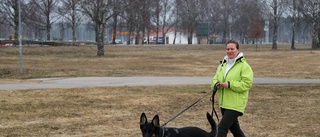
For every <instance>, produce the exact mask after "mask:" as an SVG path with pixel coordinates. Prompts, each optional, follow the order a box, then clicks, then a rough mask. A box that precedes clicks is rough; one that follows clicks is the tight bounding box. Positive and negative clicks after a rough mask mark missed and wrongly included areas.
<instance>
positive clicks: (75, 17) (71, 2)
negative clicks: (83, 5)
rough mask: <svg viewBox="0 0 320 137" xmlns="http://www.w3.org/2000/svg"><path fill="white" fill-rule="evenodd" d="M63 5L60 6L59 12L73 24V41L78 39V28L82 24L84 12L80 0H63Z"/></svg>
mask: <svg viewBox="0 0 320 137" xmlns="http://www.w3.org/2000/svg"><path fill="white" fill-rule="evenodd" d="M61 2H62V6H61V7H60V8H58V13H59V14H60V15H61V16H62V17H63V19H66V20H67V22H66V23H67V24H69V23H70V24H71V28H72V41H76V40H77V36H76V28H77V26H79V25H80V23H81V20H82V14H81V13H80V3H79V0H61Z"/></svg>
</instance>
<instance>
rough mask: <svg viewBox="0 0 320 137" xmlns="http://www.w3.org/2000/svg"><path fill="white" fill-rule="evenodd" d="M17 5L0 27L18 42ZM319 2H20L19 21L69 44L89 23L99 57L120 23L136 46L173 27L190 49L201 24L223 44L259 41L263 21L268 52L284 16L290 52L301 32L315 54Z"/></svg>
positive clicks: (12, 2)
mask: <svg viewBox="0 0 320 137" xmlns="http://www.w3.org/2000/svg"><path fill="white" fill-rule="evenodd" d="M18 3H19V0H1V2H0V24H5V25H9V26H11V27H12V28H13V29H14V31H15V33H14V35H15V37H18V24H19V21H18V13H19V7H18V5H19V4H18ZM319 3H320V2H319V0H94V1H88V0H21V17H22V23H23V26H26V27H27V28H24V29H23V30H30V31H31V32H33V33H35V34H37V33H38V32H40V31H41V30H46V36H47V40H50V39H52V38H51V36H50V34H51V29H52V24H53V23H57V24H59V26H60V27H59V28H60V29H62V30H63V29H67V28H72V30H73V31H72V33H73V40H74V41H75V40H76V27H77V26H79V25H80V24H84V23H89V24H93V25H92V29H94V30H95V33H96V42H97V49H98V51H97V55H98V56H103V55H104V37H105V30H106V27H107V26H112V28H113V31H112V32H113V33H114V36H115V35H116V29H117V25H118V24H120V23H123V22H119V20H120V19H121V20H124V21H125V23H126V25H127V26H126V27H127V29H128V31H129V34H134V36H135V39H136V40H135V41H136V42H139V40H138V39H140V37H145V36H144V35H145V34H146V35H149V33H150V31H151V30H153V31H155V32H159V31H160V30H161V31H162V32H164V33H163V36H162V37H163V38H164V35H165V33H166V32H168V30H169V28H171V27H174V28H176V29H177V30H179V31H183V32H185V33H186V34H188V42H189V43H190V44H191V43H192V36H193V33H194V32H195V31H196V27H197V24H198V23H201V22H210V24H211V25H210V33H213V34H221V35H222V43H225V42H226V41H227V40H228V39H231V38H233V39H238V40H240V41H241V42H244V40H245V39H248V38H249V39H257V38H261V37H263V36H264V31H265V30H264V28H265V22H266V21H268V22H270V25H269V26H268V27H270V28H272V30H271V32H272V36H273V38H272V40H273V42H272V43H273V46H272V49H275V50H276V49H277V38H278V36H277V34H278V25H279V18H281V17H287V18H290V19H291V24H292V29H291V31H292V40H291V41H292V47H291V48H292V49H294V43H295V41H296V40H295V38H296V36H295V33H296V32H297V31H301V30H302V29H303V30H307V32H309V33H311V34H312V48H313V49H316V48H320V43H319V39H320V23H319V22H320V13H319V12H320V10H319V9H320V8H319ZM140 34H141V35H142V36H141V35H140ZM157 34H158V33H157ZM62 35H63V34H62ZM128 37H130V36H128ZM156 38H158V36H157V37H156ZM114 41H115V37H114V38H113V42H114ZM156 41H157V43H158V40H156Z"/></svg>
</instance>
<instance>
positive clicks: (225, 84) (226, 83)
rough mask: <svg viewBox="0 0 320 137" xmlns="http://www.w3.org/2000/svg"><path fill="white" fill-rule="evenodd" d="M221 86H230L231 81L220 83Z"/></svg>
mask: <svg viewBox="0 0 320 137" xmlns="http://www.w3.org/2000/svg"><path fill="white" fill-rule="evenodd" d="M219 86H220V87H223V88H229V83H228V82H223V83H220V85H219Z"/></svg>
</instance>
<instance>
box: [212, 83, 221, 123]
mask: <svg viewBox="0 0 320 137" xmlns="http://www.w3.org/2000/svg"><path fill="white" fill-rule="evenodd" d="M219 85H220V83H219V82H217V83H216V84H214V87H213V90H212V96H211V102H212V111H211V116H213V112H214V114H215V115H216V118H217V120H218V122H219V121H220V120H219V117H218V114H217V112H216V109H214V96H215V95H216V93H217V91H218V86H219Z"/></svg>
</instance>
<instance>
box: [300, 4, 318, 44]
mask: <svg viewBox="0 0 320 137" xmlns="http://www.w3.org/2000/svg"><path fill="white" fill-rule="evenodd" d="M301 4H302V5H303V6H301V7H302V9H300V10H301V11H302V13H303V15H304V17H305V20H306V21H310V22H312V46H311V47H312V49H317V48H320V2H319V0H303V1H301Z"/></svg>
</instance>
